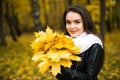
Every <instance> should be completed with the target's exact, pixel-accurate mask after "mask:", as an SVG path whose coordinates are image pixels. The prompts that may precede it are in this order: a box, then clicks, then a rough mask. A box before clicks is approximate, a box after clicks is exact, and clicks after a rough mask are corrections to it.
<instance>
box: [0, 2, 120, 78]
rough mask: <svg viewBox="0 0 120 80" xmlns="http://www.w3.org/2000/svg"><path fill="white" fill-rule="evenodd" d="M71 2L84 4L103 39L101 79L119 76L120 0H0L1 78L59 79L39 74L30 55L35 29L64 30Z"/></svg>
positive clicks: (47, 73)
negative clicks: (64, 21)
mask: <svg viewBox="0 0 120 80" xmlns="http://www.w3.org/2000/svg"><path fill="white" fill-rule="evenodd" d="M71 4H81V5H84V6H85V7H86V8H87V9H88V11H89V12H90V14H91V16H92V19H93V21H94V23H95V26H96V28H97V30H98V31H99V33H100V34H101V35H102V37H103V39H104V45H105V62H104V66H103V68H102V70H101V72H100V74H99V75H98V78H99V80H120V76H119V75H120V58H119V57H120V11H119V10H120V0H20V1H19V0H0V80H56V78H55V77H54V76H52V75H51V73H50V72H46V73H45V74H40V73H39V71H38V68H37V64H36V63H34V62H33V61H32V60H31V59H32V56H33V50H32V48H31V47H30V44H31V43H32V41H33V40H34V38H35V37H34V34H33V32H36V31H39V30H43V31H44V30H45V29H46V26H47V25H49V26H50V27H51V28H52V29H53V30H54V31H58V32H64V27H63V22H62V16H63V12H64V10H65V8H66V7H67V6H69V5H71Z"/></svg>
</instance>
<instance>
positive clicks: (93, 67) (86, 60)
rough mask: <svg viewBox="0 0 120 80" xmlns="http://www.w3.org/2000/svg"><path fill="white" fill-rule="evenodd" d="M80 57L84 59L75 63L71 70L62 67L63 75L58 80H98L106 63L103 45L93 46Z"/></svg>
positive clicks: (58, 76)
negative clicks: (104, 62)
mask: <svg viewBox="0 0 120 80" xmlns="http://www.w3.org/2000/svg"><path fill="white" fill-rule="evenodd" d="M78 56H80V57H81V58H82V61H80V62H76V61H73V65H72V67H71V68H64V67H63V66H61V74H57V76H56V78H57V79H58V80H97V75H98V73H99V72H100V69H101V68H102V65H103V61H104V51H103V48H102V47H101V45H99V44H93V45H92V46H91V47H90V48H89V49H88V50H87V51H85V52H83V53H81V54H79V55H78Z"/></svg>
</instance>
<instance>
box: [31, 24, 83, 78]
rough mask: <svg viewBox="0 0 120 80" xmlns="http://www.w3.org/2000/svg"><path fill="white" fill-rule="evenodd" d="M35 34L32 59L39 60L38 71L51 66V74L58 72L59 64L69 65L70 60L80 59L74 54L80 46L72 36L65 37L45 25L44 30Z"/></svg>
mask: <svg viewBox="0 0 120 80" xmlns="http://www.w3.org/2000/svg"><path fill="white" fill-rule="evenodd" d="M34 34H35V37H36V38H35V40H34V42H32V44H31V47H32V49H33V50H34V55H33V57H32V60H34V61H35V62H36V61H39V62H40V63H39V65H38V67H39V71H40V73H42V74H43V73H44V72H45V71H47V70H48V69H49V67H51V71H52V74H53V75H55V76H56V75H57V74H58V73H60V71H61V70H60V66H61V65H62V66H64V67H69V68H70V67H71V65H72V62H71V61H72V60H73V61H80V60H81V58H80V57H78V56H76V54H78V53H79V51H80V48H78V47H77V46H75V44H74V43H73V40H72V38H70V37H66V36H65V35H64V34H63V33H62V34H59V33H56V32H53V31H52V30H51V29H50V28H49V26H47V29H46V32H43V31H39V32H38V33H37V32H36V33H34Z"/></svg>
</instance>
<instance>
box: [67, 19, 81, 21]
mask: <svg viewBox="0 0 120 80" xmlns="http://www.w3.org/2000/svg"><path fill="white" fill-rule="evenodd" d="M78 20H80V21H81V19H75V20H74V21H78ZM66 21H69V20H67V19H66Z"/></svg>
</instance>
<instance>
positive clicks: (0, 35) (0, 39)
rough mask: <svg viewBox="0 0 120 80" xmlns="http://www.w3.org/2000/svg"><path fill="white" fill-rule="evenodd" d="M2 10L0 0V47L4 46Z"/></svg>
mask: <svg viewBox="0 0 120 80" xmlns="http://www.w3.org/2000/svg"><path fill="white" fill-rule="evenodd" d="M2 23H3V8H2V0H0V45H2V46H6V45H7V43H6V40H5V34H4V30H3V25H2Z"/></svg>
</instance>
